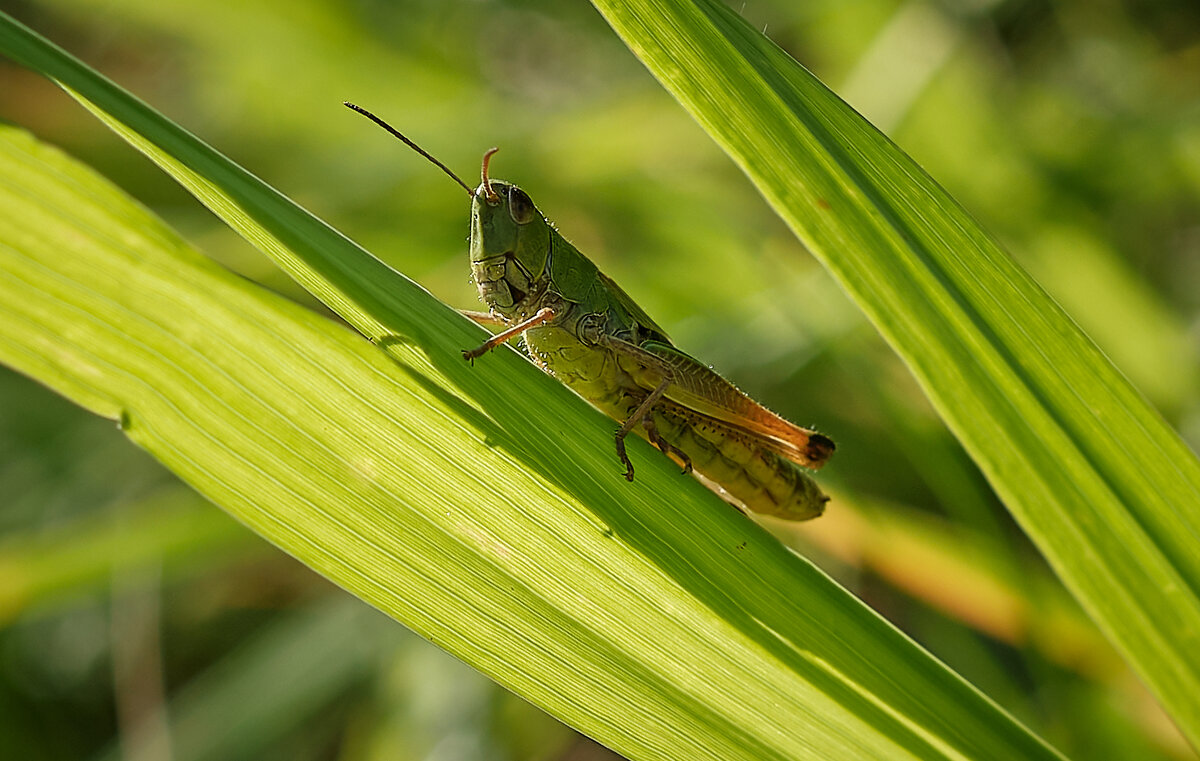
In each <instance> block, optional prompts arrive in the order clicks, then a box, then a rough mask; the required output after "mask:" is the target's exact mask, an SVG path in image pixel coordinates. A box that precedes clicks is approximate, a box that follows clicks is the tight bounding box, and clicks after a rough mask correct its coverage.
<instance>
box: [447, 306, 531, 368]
mask: <svg viewBox="0 0 1200 761" xmlns="http://www.w3.org/2000/svg"><path fill="white" fill-rule="evenodd" d="M464 314H466V316H467V317H470V318H471V319H473V320H475V321H476V322H478V323H480V324H486V323H484V321H483V320H482V319H479V318H477V317H476V315H482V314H483V313H482V312H469V313H468V312H464ZM553 319H554V310H553V309H551V308H550V307H542V308H541V309H539V310H538V312H537V314H535V315H534V316H533V317H530V318H529V319H528V320H525V321H524V322H519V323H517V324H516V325H513V326H512V327H511V328H509V329H507V330H503V331H501V332H499V333H497V334H496V335H494V336H492V337H491V338H489V339H488V340H486V341H484V342H483V343H482V344H481V345H479V346H477V347H475V348H474V349H463V353H462V355H463V359H465V360H467V361H468V362H470V363H471V364H475V358H476V357H482V356H483V355H484V354H487V353H488V352H489V351H491V350H492V349H494V348H496V347H497V346H499V345H500V344H502V343H504V342H505V341H507V340H508V339H510V338H512V337H513V336H516V335H519V334H521V333H524V332H525V331H526V330H528V329H529V328H536V327H537V326H538V325H545V324H546V323H548V322H550V321H551V320H553ZM489 322H490V321H489Z"/></svg>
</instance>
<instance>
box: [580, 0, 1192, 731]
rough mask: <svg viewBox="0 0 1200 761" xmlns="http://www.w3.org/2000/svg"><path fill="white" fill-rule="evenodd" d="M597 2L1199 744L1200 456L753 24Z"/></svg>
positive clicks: (703, 1) (665, 3)
mask: <svg viewBox="0 0 1200 761" xmlns="http://www.w3.org/2000/svg"><path fill="white" fill-rule="evenodd" d="M594 4H595V5H596V7H597V8H599V9H600V11H601V13H603V14H604V15H605V17H606V18H607V19H608V21H609V23H610V24H611V25H612V26H613V28H614V29H616V31H617V32H618V34H620V35H621V36H622V38H623V39H624V40H625V42H626V44H628V45H629V46H630V48H631V49H632V50H633V51H634V52H635V53H636V54H637V55H638V56H639V57H640V58H641V59H642V61H643V62H644V63H645V64H646V66H647V67H648V68H649V69H650V70H651V72H653V73H654V74H655V76H657V77H658V78H659V80H660V81H661V82H662V83H663V84H664V85H665V86H666V87H667V89H668V90H670V91H671V92H672V93H673V94H674V95H675V97H676V98H678V99H679V101H680V102H681V103H682V104H683V105H684V106H685V107H686V108H687V109H688V110H689V111H691V113H692V114H693V115H694V116H695V117H696V119H697V120H698V121H699V122H700V123H701V124H702V125H703V126H704V127H705V129H707V130H708V131H709V133H710V134H712V135H713V137H714V138H715V139H716V140H717V141H718V142H720V143H721V145H722V146H724V147H725V149H726V150H727V151H728V152H729V154H730V155H731V156H732V157H733V158H734V160H735V161H737V162H738V164H739V165H740V166H741V167H742V168H743V169H744V170H745V172H746V173H747V175H749V177H750V178H751V179H752V180H753V181H754V182H755V184H757V185H758V187H759V189H760V190H761V192H762V193H763V195H764V196H765V197H766V199H767V200H768V201H769V202H770V203H771V204H772V206H774V208H775V209H776V211H777V212H778V213H779V214H780V216H782V217H783V218H784V219H785V220H786V221H787V222H788V224H789V225H791V227H792V229H793V230H794V231H795V232H796V234H797V236H799V238H800V239H801V241H803V242H804V244H805V245H806V246H807V247H808V248H809V249H810V250H811V251H812V252H813V254H814V255H815V256H816V257H818V258H819V259H820V260H821V262H822V263H824V264H825V266H826V267H828V268H829V270H830V271H831V272H832V273H833V274H834V275H835V276H836V277H837V278H838V280H839V282H840V283H841V284H842V286H843V287H844V288H845V289H846V291H847V292H848V293H849V294H850V295H851V296H852V297H853V298H854V299H855V301H856V302H857V303H858V304H859V306H860V307H861V308H862V309H863V311H864V312H865V313H866V314H867V316H868V317H869V318H870V319H871V321H872V322H873V323H874V324H875V326H876V327H877V328H878V330H879V331H880V333H882V334H883V336H884V337H885V338H886V339H887V340H888V342H889V343H891V345H892V346H893V347H894V348H895V350H896V351H897V352H898V353H899V354H900V355H901V357H903V358H904V360H905V361H906V362H907V363H908V365H909V367H910V368H911V369H912V372H913V374H914V375H915V376H916V378H917V379H918V381H919V382H920V383H921V385H922V387H923V388H924V389H925V392H926V394H927V395H928V396H929V398H930V400H931V401H932V402H933V404H934V405H935V406H936V408H937V409H938V411H939V413H940V414H941V415H942V417H943V418H944V419H945V420H946V423H947V424H948V425H949V426H950V428H951V429H952V430H953V431H954V433H955V435H956V436H958V438H959V439H960V440H961V441H962V443H963V445H964V446H965V447H966V449H967V450H968V451H969V452H970V453H971V455H972V457H973V458H974V459H975V461H976V462H977V463H978V464H979V466H980V468H982V470H983V472H984V473H985V474H986V475H987V477H988V479H989V480H990V482H991V483H992V485H993V487H994V488H995V489H996V491H997V493H998V494H999V495H1000V496H1001V498H1002V499H1003V500H1004V502H1005V504H1006V505H1007V506H1008V508H1009V509H1010V510H1011V511H1012V513H1013V515H1014V516H1015V517H1016V519H1017V520H1018V521H1019V522H1020V524H1021V526H1022V527H1023V528H1024V529H1025V531H1026V532H1028V534H1029V535H1030V537H1031V538H1032V539H1033V540H1034V541H1035V542H1036V543H1037V545H1038V546H1039V548H1040V549H1041V550H1042V552H1043V553H1044V554H1045V556H1046V558H1047V559H1048V560H1049V561H1050V563H1051V564H1052V565H1053V567H1054V569H1055V571H1056V572H1057V573H1058V574H1059V576H1060V577H1061V578H1062V579H1063V581H1064V583H1065V584H1066V585H1067V587H1068V588H1069V589H1070V590H1071V591H1072V592H1073V593H1074V594H1075V595H1076V597H1078V599H1079V600H1080V602H1081V603H1082V604H1083V605H1084V607H1085V608H1086V609H1087V610H1088V612H1089V613H1090V614H1091V615H1092V617H1093V618H1094V619H1095V620H1096V621H1097V623H1098V624H1099V625H1100V626H1101V628H1102V629H1103V630H1104V631H1105V632H1106V633H1107V634H1108V636H1109V637H1111V638H1112V640H1113V641H1114V642H1115V643H1116V644H1117V646H1118V647H1119V648H1120V650H1121V652H1122V653H1123V654H1124V655H1125V656H1126V657H1127V658H1128V659H1129V660H1130V662H1131V663H1132V664H1133V665H1134V667H1135V668H1136V670H1137V671H1138V673H1139V674H1140V675H1141V676H1142V678H1143V679H1145V680H1146V682H1147V683H1148V684H1149V685H1150V686H1151V687H1152V689H1153V690H1154V691H1155V693H1156V694H1157V695H1158V697H1159V699H1160V700H1162V702H1163V704H1164V706H1165V707H1166V708H1167V709H1168V711H1170V713H1171V715H1172V716H1173V717H1174V719H1175V721H1176V722H1178V724H1179V726H1180V728H1181V729H1182V730H1183V731H1184V732H1185V733H1186V734H1187V735H1188V737H1189V738H1190V740H1191V742H1192V743H1193V745H1195V746H1197V747H1200V700H1197V699H1196V696H1197V695H1200V658H1197V657H1196V653H1197V652H1200V551H1198V548H1200V462H1198V461H1197V459H1196V457H1195V455H1194V454H1193V453H1192V452H1191V451H1190V450H1189V449H1188V448H1187V446H1186V445H1185V444H1184V443H1183V441H1182V440H1181V439H1180V438H1179V436H1178V435H1176V434H1175V432H1174V431H1172V430H1171V429H1170V427H1169V426H1167V425H1166V424H1165V423H1164V421H1163V420H1162V418H1161V417H1160V416H1159V415H1158V414H1157V412H1156V411H1155V410H1154V409H1152V408H1151V407H1150V406H1149V405H1148V404H1147V402H1146V401H1145V400H1144V399H1143V398H1142V397H1141V396H1140V395H1139V394H1138V392H1137V391H1136V390H1135V389H1134V388H1132V387H1131V386H1130V384H1129V383H1128V382H1127V381H1126V380H1125V378H1124V377H1123V376H1122V375H1121V374H1120V372H1118V371H1117V370H1116V369H1115V368H1114V367H1113V366H1112V365H1111V363H1109V361H1108V360H1107V359H1106V358H1105V357H1104V356H1103V355H1102V354H1101V352H1100V351H1099V350H1098V349H1097V348H1096V347H1095V345H1093V344H1092V343H1091V341H1090V340H1089V339H1088V338H1087V336H1085V335H1084V334H1083V333H1082V332H1081V331H1080V330H1079V328H1078V327H1077V326H1076V325H1075V324H1074V323H1073V322H1072V321H1071V319H1070V318H1069V317H1068V316H1067V315H1066V314H1064V313H1063V311H1062V310H1061V309H1060V308H1059V307H1058V306H1057V305H1056V304H1055V303H1054V302H1053V301H1052V300H1051V299H1050V298H1049V297H1048V296H1047V295H1046V294H1045V292H1043V291H1042V290H1041V288H1040V287H1038V285H1037V284H1036V283H1035V282H1033V280H1032V279H1031V278H1030V277H1029V276H1028V275H1027V274H1026V273H1025V272H1024V271H1022V270H1021V269H1020V268H1019V267H1018V266H1017V265H1016V264H1015V263H1014V262H1013V261H1012V260H1011V259H1010V258H1009V256H1008V255H1007V254H1006V253H1005V252H1004V251H1002V250H1001V249H1000V247H999V246H998V244H997V243H996V242H995V240H994V239H992V238H991V237H990V236H989V235H988V234H987V233H986V232H984V231H983V230H982V229H980V227H979V225H978V224H977V223H976V222H975V221H974V220H973V219H972V218H971V217H970V216H969V215H968V214H967V213H966V212H965V211H964V210H963V209H962V208H961V207H960V206H959V205H958V204H957V203H955V202H954V200H953V199H951V198H950V197H949V196H948V195H947V194H946V192H945V191H944V190H942V189H941V188H940V187H939V186H938V185H937V184H936V183H935V182H934V181H933V180H932V179H930V178H929V177H928V176H927V175H926V174H925V173H924V172H923V171H922V170H921V169H920V167H918V166H917V165H916V164H915V163H914V162H913V161H912V160H911V159H910V158H908V157H907V156H905V155H904V153H903V152H901V151H900V150H899V149H898V148H897V147H896V146H895V145H893V144H892V143H891V142H889V141H888V140H887V138H885V137H884V136H883V135H882V134H880V133H879V132H878V131H876V130H875V129H874V128H873V127H872V126H871V125H870V124H868V123H867V122H866V121H865V120H863V119H862V117H860V116H859V115H858V114H856V113H855V112H854V111H853V110H852V109H851V108H850V107H849V106H847V105H846V104H845V103H844V102H842V101H841V100H840V99H839V98H838V97H837V96H836V95H834V94H833V93H832V92H830V91H829V90H828V89H827V88H825V87H824V85H822V84H821V83H820V82H819V81H817V79H816V78H815V77H813V76H812V75H811V74H809V73H808V72H807V71H805V70H804V69H803V68H802V67H801V66H799V65H798V64H797V63H796V62H795V61H794V60H792V59H791V58H790V57H789V56H788V55H787V54H786V53H784V52H783V51H782V50H781V49H780V48H779V47H777V46H776V45H775V44H774V43H772V42H771V41H770V40H768V39H767V38H766V37H764V36H763V35H762V34H760V33H759V32H758V31H756V30H754V29H752V28H750V26H749V25H748V24H747V23H746V22H745V20H743V19H742V18H741V17H739V16H738V15H737V14H736V13H734V12H733V11H731V10H730V9H729V8H727V7H726V6H725V5H724V4H722V3H720V2H718V1H717V0H654V1H653V2H650V1H649V0H594ZM998 200H999V199H998Z"/></svg>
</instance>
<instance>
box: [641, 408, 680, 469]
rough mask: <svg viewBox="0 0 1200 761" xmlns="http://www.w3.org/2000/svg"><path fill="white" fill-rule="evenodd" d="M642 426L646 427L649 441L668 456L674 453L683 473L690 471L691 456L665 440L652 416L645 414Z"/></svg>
mask: <svg viewBox="0 0 1200 761" xmlns="http://www.w3.org/2000/svg"><path fill="white" fill-rule="evenodd" d="M642 427H643V428H645V429H646V436H647V437H649V439H650V443H651V444H653V445H654V446H656V447H658V448H659V449H661V450H662V453H663V454H665V455H667V456H668V457H669V456H671V455H675V457H677V458H679V460H680V461H681V462H682V463H683V475H685V476H686V475H687V474H688V473H691V472H692V458H691V457H688V455H687V452H684V451H683V450H682V449H680V448H679V447H677V446H675V445H674V444H672V443H671V442H669V441H667V440H666V439H664V438H663V437H662V435H661V434H659V432H658V427H657V426H655V425H654V416H653V415H646V419H645V420H644V421H642Z"/></svg>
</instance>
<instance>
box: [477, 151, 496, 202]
mask: <svg viewBox="0 0 1200 761" xmlns="http://www.w3.org/2000/svg"><path fill="white" fill-rule="evenodd" d="M498 150H500V149H499V148H492V149H491V150H489V151H488V152H487V153H485V154H483V168H482V169H480V170H479V176H480V179H481V180H482V185H483V197H484V198H486V199H487V202H488V203H490V204H492V205H493V206H495V205H496V203H497V202H498V201H499V200H500V196H498V195H496V191H494V190H492V178H491V177H488V166H489V165H490V164H491V163H492V154H494V153H495V152H496V151H498Z"/></svg>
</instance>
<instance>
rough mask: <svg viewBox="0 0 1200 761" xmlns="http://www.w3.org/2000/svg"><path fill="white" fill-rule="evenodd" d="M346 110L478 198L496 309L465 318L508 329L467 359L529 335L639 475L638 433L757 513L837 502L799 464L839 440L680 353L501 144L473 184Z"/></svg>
mask: <svg viewBox="0 0 1200 761" xmlns="http://www.w3.org/2000/svg"><path fill="white" fill-rule="evenodd" d="M345 105H346V106H347V107H349V108H351V109H353V110H355V111H357V112H359V113H360V114H362V115H364V116H366V117H367V118H368V119H370V120H371V121H373V122H375V123H376V124H378V125H379V126H380V127H383V128H384V129H385V130H387V131H388V132H389V133H391V134H392V135H394V136H395V137H397V138H399V139H400V140H402V141H404V143H405V144H406V145H408V146H409V147H411V148H412V149H413V150H415V151H417V152H418V153H420V154H421V155H422V156H424V157H425V158H426V159H428V160H429V161H431V162H432V163H433V164H435V165H436V166H438V167H439V168H440V169H441V170H442V171H443V172H445V173H446V174H448V175H449V176H450V177H451V178H453V179H454V181H455V182H457V183H458V184H459V185H461V186H462V187H463V188H465V189H466V191H467V194H468V195H470V197H471V238H470V258H471V275H472V278H473V280H474V282H475V285H476V286H477V287H478V289H479V297H480V299H481V300H482V301H483V303H484V304H486V305H487V307H488V311H487V312H463V314H465V315H466V316H468V317H470V318H471V319H473V320H475V321H476V322H478V323H480V324H482V325H485V326H489V327H493V328H500V332H498V333H496V334H495V335H493V336H492V337H491V338H490V339H488V340H487V341H486V342H484V343H483V344H482V345H480V346H478V347H476V348H474V349H469V350H464V351H463V357H464V358H465V359H467V360H468V361H470V362H472V363H474V360H475V359H477V358H479V357H481V356H483V355H484V354H486V353H487V352H489V351H491V350H492V349H494V348H496V347H497V346H499V345H501V344H503V343H504V342H506V341H508V340H509V339H511V338H514V337H516V336H518V335H522V336H523V337H524V348H525V350H526V352H527V353H528V354H529V356H530V357H531V358H532V359H533V361H534V362H535V363H536V364H537V365H539V366H540V367H541V368H542V369H543V370H545V371H546V372H548V373H550V374H551V375H553V376H554V377H555V378H558V379H559V380H560V381H562V382H563V383H565V384H566V385H567V386H568V387H570V388H571V389H572V390H574V391H575V392H576V393H577V394H579V395H580V396H582V397H583V398H584V399H587V400H588V401H589V402H591V403H592V404H593V405H595V406H596V407H598V408H599V409H600V410H602V411H604V412H605V413H607V414H608V415H610V416H611V417H613V418H614V419H615V420H617V421H620V422H621V426H620V428H618V429H617V433H616V450H617V457H618V458H619V459H620V461H621V464H622V465H623V466H624V467H625V478H626V479H628V480H630V481H632V480H633V472H634V470H633V463H632V462H631V461H630V459H629V456H628V454H626V452H625V438H626V436H628V435H629V434H630V433H631V432H636V433H638V434H640V435H642V436H644V437H645V438H646V439H647V440H649V441H650V443H652V444H653V445H655V446H657V447H658V448H659V449H660V450H662V452H663V453H664V454H665V455H667V456H668V457H670V458H672V459H673V460H675V461H676V462H677V463H679V464H680V465H682V467H683V472H684V473H685V474H686V473H689V472H693V471H694V472H695V473H697V474H699V475H700V476H701V477H702V478H701V480H705V481H707V482H709V484H710V486H711V485H712V484H715V485H716V486H718V487H720V490H721V491H723V492H725V494H724V495H722V496H725V497H726V499H730V498H732V499H730V501H732V502H734V503H735V504H737V503H740V505H742V506H744V507H745V508H747V509H749V510H752V511H754V512H757V513H764V514H767V515H774V516H777V517H780V518H784V519H788V520H797V521H799V520H807V519H810V518H815V517H817V516H819V515H820V514H821V513H822V512H823V511H824V509H825V503H826V502H827V501H828V500H829V498H828V497H827V496H825V495H824V494H822V493H821V490H820V488H819V487H818V486H817V485H816V483H815V482H814V481H813V480H812V478H810V477H809V475H808V474H807V473H806V472H805V471H804V470H803V469H802V467H803V468H811V469H814V470H815V469H817V468H820V467H821V466H822V465H824V464H825V461H826V460H828V459H829V457H830V456H831V455H832V454H833V450H834V444H833V441H832V440H830V439H829V438H828V437H827V436H824V435H822V434H820V433H817V432H816V431H811V430H809V429H807V428H801V427H800V426H797V425H795V424H793V423H790V422H788V421H787V420H784V419H783V418H782V417H780V416H779V415H776V414H775V413H774V412H771V411H770V410H768V409H767V408H766V407H763V406H762V405H761V404H759V403H758V402H756V401H754V400H753V399H751V398H750V397H749V396H747V395H746V394H744V393H742V392H741V391H739V390H738V389H737V388H736V387H735V386H734V385H733V384H732V383H730V382H729V381H727V380H725V379H724V378H723V377H721V376H720V375H718V374H717V373H716V372H715V371H713V370H712V369H710V368H709V367H708V366H707V365H704V364H703V363H701V362H699V361H698V360H696V359H695V358H693V357H692V356H690V355H688V354H685V353H684V352H682V351H680V350H679V349H677V348H675V346H673V345H672V344H671V341H670V339H668V338H667V335H666V332H665V331H663V329H662V328H661V327H659V326H658V325H657V324H656V323H655V322H654V320H652V319H650V317H649V315H647V314H646V313H645V311H643V310H642V308H641V307H639V306H638V305H637V304H636V303H635V302H634V301H633V299H631V298H630V297H629V296H628V295H627V294H626V293H625V292H624V291H623V290H621V288H620V287H619V286H618V285H617V284H616V283H614V282H613V281H612V280H611V279H609V278H608V277H606V276H605V275H604V274H603V273H602V272H600V270H599V269H597V268H596V265H595V264H593V263H592V261H591V260H590V259H588V258H587V257H586V256H584V255H583V254H581V253H580V252H579V250H578V249H576V248H575V247H574V246H572V245H571V244H570V243H568V242H567V241H566V239H565V238H563V237H562V236H561V235H560V234H559V233H558V231H557V230H555V229H554V226H553V225H551V224H550V222H549V221H548V220H547V219H546V218H545V216H543V215H542V213H541V212H540V211H538V209H537V207H536V206H534V204H533V201H532V200H530V198H529V196H528V195H527V194H526V193H525V191H523V190H521V189H520V188H519V187H517V186H516V185H513V184H512V183H509V182H504V181H502V180H495V179H492V178H491V177H489V175H488V166H489V164H490V162H491V158H492V155H493V154H494V153H495V152H496V150H497V149H495V148H493V149H491V150H489V151H488V152H487V153H485V154H484V156H483V166H482V170H481V172H480V175H481V182H480V184H479V187H477V188H474V189H473V188H471V186H469V185H467V184H466V183H465V182H463V181H462V180H461V179H459V177H458V176H457V175H455V174H454V173H453V172H452V171H450V169H448V168H447V167H446V165H444V164H443V163H442V162H440V161H438V160H437V159H435V158H434V157H433V156H431V155H430V154H428V153H426V152H425V151H424V150H423V149H422V148H420V147H419V146H418V145H417V144H416V143H414V142H412V141H411V140H409V139H408V138H407V137H405V136H404V135H402V134H401V133H399V132H398V131H396V130H395V129H394V128H392V127H391V126H390V125H388V124H387V123H386V122H384V121H383V120H382V119H380V118H379V117H377V116H375V115H374V114H372V113H370V112H369V111H366V110H365V109H362V108H359V107H358V106H355V105H354V104H351V103H346V104H345ZM718 493H720V492H718Z"/></svg>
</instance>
